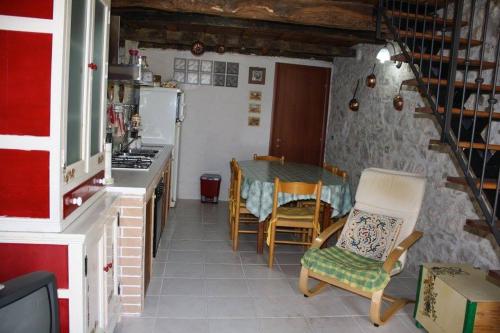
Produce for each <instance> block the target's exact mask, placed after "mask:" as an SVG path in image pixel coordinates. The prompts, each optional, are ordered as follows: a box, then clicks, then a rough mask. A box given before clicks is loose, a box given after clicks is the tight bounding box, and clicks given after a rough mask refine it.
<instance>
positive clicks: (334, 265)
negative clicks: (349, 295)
mask: <svg viewBox="0 0 500 333" xmlns="http://www.w3.org/2000/svg"><path fill="white" fill-rule="evenodd" d="M301 263H302V266H303V267H305V268H307V269H309V270H310V271H312V272H314V273H316V274H321V275H324V276H327V277H331V278H334V279H336V280H339V281H341V282H343V283H345V284H347V285H349V286H351V287H353V288H356V289H360V290H363V291H366V292H375V291H377V290H381V289H384V288H385V287H386V286H387V284H388V283H389V281H390V275H389V274H388V273H386V272H385V271H384V270H383V269H382V266H383V265H384V262H382V261H378V260H374V259H371V258H365V257H363V256H360V255H358V254H356V253H354V252H351V251H348V250H344V249H341V248H339V247H336V246H333V247H329V248H326V249H309V250H307V251H306V253H304V256H303V257H302V260H301ZM396 266H399V267H400V266H401V264H400V263H399V262H397V263H396Z"/></svg>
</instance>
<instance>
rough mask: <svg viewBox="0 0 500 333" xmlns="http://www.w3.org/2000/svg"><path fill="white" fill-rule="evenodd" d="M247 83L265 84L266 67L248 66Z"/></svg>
mask: <svg viewBox="0 0 500 333" xmlns="http://www.w3.org/2000/svg"><path fill="white" fill-rule="evenodd" d="M248 83H252V84H265V83H266V69H265V68H264V67H250V68H249V69H248Z"/></svg>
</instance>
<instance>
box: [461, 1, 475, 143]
mask: <svg viewBox="0 0 500 333" xmlns="http://www.w3.org/2000/svg"><path fill="white" fill-rule="evenodd" d="M475 12H476V1H471V8H470V16H469V22H468V23H469V31H468V33H467V49H466V50H465V71H464V82H466V81H467V77H468V76H469V65H470V48H471V40H472V31H473V29H474V14H475ZM466 92H467V89H466V87H465V85H464V87H463V89H462V101H461V103H460V119H459V121H458V135H457V142H460V139H461V138H462V120H463V116H464V108H465V94H466Z"/></svg>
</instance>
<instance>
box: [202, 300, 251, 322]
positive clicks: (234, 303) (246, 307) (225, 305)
mask: <svg viewBox="0 0 500 333" xmlns="http://www.w3.org/2000/svg"><path fill="white" fill-rule="evenodd" d="M207 307H208V314H207V316H208V317H209V318H255V308H254V306H253V298H251V297H208V298H207Z"/></svg>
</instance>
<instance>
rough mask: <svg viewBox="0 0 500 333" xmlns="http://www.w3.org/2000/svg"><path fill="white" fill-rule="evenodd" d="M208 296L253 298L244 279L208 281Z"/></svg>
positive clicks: (206, 286)
mask: <svg viewBox="0 0 500 333" xmlns="http://www.w3.org/2000/svg"><path fill="white" fill-rule="evenodd" d="M205 295H206V296H251V294H250V293H249V290H248V286H247V282H246V281H245V280H244V279H206V280H205Z"/></svg>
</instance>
